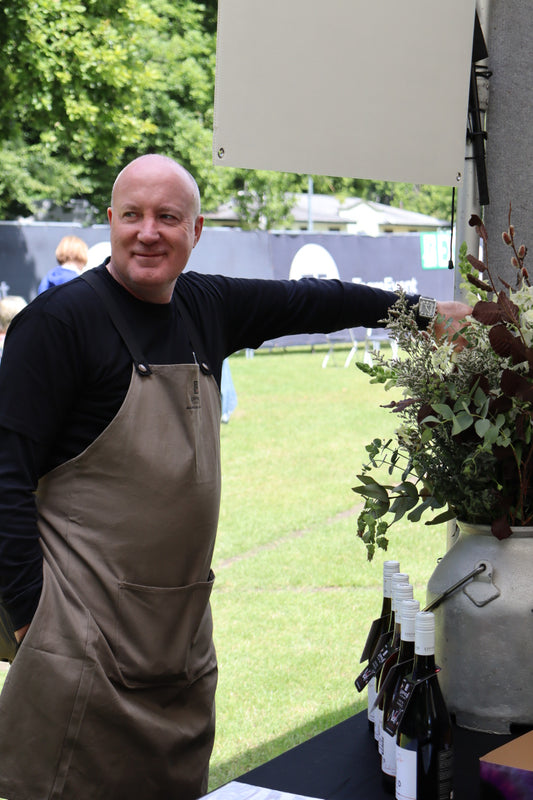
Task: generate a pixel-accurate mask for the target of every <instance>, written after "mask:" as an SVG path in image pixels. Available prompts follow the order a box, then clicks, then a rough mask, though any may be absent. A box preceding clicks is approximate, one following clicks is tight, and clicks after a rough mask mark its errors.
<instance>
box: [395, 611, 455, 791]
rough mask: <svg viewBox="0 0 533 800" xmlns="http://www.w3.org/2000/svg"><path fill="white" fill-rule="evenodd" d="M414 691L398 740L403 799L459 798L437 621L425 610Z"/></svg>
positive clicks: (419, 623)
mask: <svg viewBox="0 0 533 800" xmlns="http://www.w3.org/2000/svg"><path fill="white" fill-rule="evenodd" d="M404 686H405V687H409V691H412V694H410V697H409V699H408V701H407V706H406V708H405V712H404V715H403V717H402V719H401V721H400V724H399V727H398V733H397V739H396V798H397V800H451V798H453V744H452V725H451V721H450V715H449V713H448V709H447V708H446V703H445V702H444V698H443V696H442V692H441V689H440V686H439V680H438V677H437V668H436V667H435V617H434V615H433V614H432V613H431V612H430V611H419V612H418V613H417V615H416V619H415V659H414V664H413V671H412V673H411V675H410V676H409V681H408V682H407V683H406V682H405V681H404V682H403V684H402V687H404Z"/></svg>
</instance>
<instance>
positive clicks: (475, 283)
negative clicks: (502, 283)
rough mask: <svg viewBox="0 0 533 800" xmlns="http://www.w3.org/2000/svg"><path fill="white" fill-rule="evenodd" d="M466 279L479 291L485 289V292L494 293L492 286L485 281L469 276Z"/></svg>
mask: <svg viewBox="0 0 533 800" xmlns="http://www.w3.org/2000/svg"><path fill="white" fill-rule="evenodd" d="M466 279H467V281H468V282H469V283H471V284H472V285H473V286H475V287H476V288H477V289H483V290H484V291H485V292H492V286H490V285H489V284H488V283H485V281H480V280H479V278H476V276H475V275H467V276H466Z"/></svg>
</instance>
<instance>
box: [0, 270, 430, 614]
mask: <svg viewBox="0 0 533 800" xmlns="http://www.w3.org/2000/svg"><path fill="white" fill-rule="evenodd" d="M96 272H97V273H99V274H100V276H101V278H102V280H103V281H105V282H106V283H107V285H108V286H109V287H110V288H111V291H112V293H113V295H114V298H115V300H116V302H117V304H118V306H119V307H120V310H121V312H122V313H123V315H124V317H125V318H126V320H127V322H128V323H129V326H130V328H131V330H132V331H133V332H134V333H135V336H136V337H137V341H138V344H139V346H140V349H141V351H142V352H143V354H144V356H145V357H146V359H147V361H148V363H152V364H174V363H193V361H194V356H193V352H192V346H191V343H190V341H189V339H188V336H187V333H186V330H185V328H184V325H183V322H182V320H181V317H180V314H179V311H178V308H177V304H176V301H175V298H174V297H173V298H172V300H171V302H170V303H169V304H161V305H160V304H152V303H146V302H143V301H141V300H138V299H136V298H135V297H133V295H131V294H130V293H129V292H128V291H127V290H126V289H124V288H123V287H122V286H121V285H120V284H118V283H117V282H116V281H115V280H114V279H113V278H112V277H111V275H110V274H109V272H108V271H107V270H106V269H105V267H103V266H102V267H98V268H97V270H96ZM175 292H177V293H179V295H180V297H181V299H182V301H183V303H184V304H185V306H186V307H187V309H188V311H189V313H190V314H191V316H192V318H193V319H194V320H195V323H196V325H197V328H198V331H199V334H200V337H201V340H202V341H203V343H204V347H205V350H206V355H207V357H208V359H209V361H210V366H211V369H212V370H213V374H214V375H215V378H216V380H217V382H218V383H219V384H220V372H221V368H222V361H223V359H224V358H225V357H226V356H228V355H230V354H231V353H234V352H236V351H238V350H241V349H244V348H257V347H259V346H260V345H261V344H262V342H263V341H265V340H268V339H273V338H277V337H279V336H284V335H289V334H297V333H328V332H332V331H335V330H341V329H343V328H348V327H349V328H353V327H357V326H364V327H379V326H381V325H382V322H381V321H382V320H383V319H384V318H385V317H386V316H387V311H388V308H389V307H390V306H391V305H392V304H393V303H394V302H395V301H396V299H397V297H396V295H395V294H394V293H393V292H383V291H380V290H378V289H372V288H370V287H367V286H364V285H361V284H349V283H341V282H340V281H331V280H316V279H312V278H311V279H303V280H300V281H265V280H256V279H235V278H226V277H223V276H212V275H200V274H197V273H193V272H185V273H183V274H182V275H181V276H180V277H179V279H178V281H177V284H176V289H175ZM417 300H418V297H417V296H415V297H411V298H410V302H413V303H414V302H416V301H417ZM131 371H132V363H131V356H130V354H129V352H128V350H127V348H126V346H125V344H124V342H123V341H122V339H121V338H120V336H119V334H118V333H117V331H116V329H115V327H114V326H113V323H112V321H111V319H110V317H109V315H108V313H107V311H106V309H105V308H104V306H103V304H102V301H101V300H100V298H99V297H98V296H97V294H96V293H95V291H94V289H93V288H92V287H91V286H89V285H88V284H87V283H86V282H85V281H84V280H83V279H81V278H77V279H74V280H72V281H70V282H68V283H66V284H63V285H61V286H57V287H55V288H53V289H50V290H49V291H47V292H45V293H44V294H42V295H39V296H38V297H37V298H36V299H35V300H34V301H33V302H32V303H30V304H29V305H28V306H27V307H26V308H25V309H24V311H23V312H22V313H21V314H20V315H19V316H18V317H17V318H16V319H15V321H14V322H13V323H12V324H11V326H10V329H9V331H8V335H7V337H6V342H5V349H4V354H3V358H2V362H1V364H0V437H1V446H0V486H1V487H2V489H1V493H0V595H1V596H2V598H3V600H4V603H5V605H6V607H7V608H8V610H9V612H10V615H11V617H12V620H13V624H14V626H15V629H17V628H20V627H22V626H23V625H25V624H26V623H28V622H29V621H31V618H32V616H33V614H34V612H35V608H36V607H37V603H38V601H39V597H40V592H41V586H42V555H41V549H40V545H39V533H38V528H37V511H36V506H35V499H34V492H35V490H36V488H37V484H38V481H39V479H40V477H41V476H42V475H44V474H46V473H47V472H48V471H49V470H51V469H53V468H54V467H56V466H58V465H59V464H61V463H64V462H65V461H67V460H69V459H71V458H73V457H74V456H76V455H78V454H79V453H81V452H82V451H83V450H84V449H85V448H86V447H87V446H88V445H89V444H91V443H92V442H93V441H94V440H95V439H96V437H97V436H98V435H99V434H100V433H101V432H102V431H103V430H104V429H105V428H106V427H107V425H108V424H109V423H110V422H111V420H112V419H113V417H114V416H115V415H116V413H117V412H118V410H119V408H120V406H121V404H122V402H123V400H124V398H125V396H126V392H127V390H128V386H129V383H130V379H131Z"/></svg>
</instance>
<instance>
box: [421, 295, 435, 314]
mask: <svg viewBox="0 0 533 800" xmlns="http://www.w3.org/2000/svg"><path fill="white" fill-rule="evenodd" d="M436 310H437V301H436V300H434V299H433V298H432V297H421V298H420V300H419V301H418V313H419V315H420V316H421V317H426V318H427V319H431V318H432V317H434V316H435V312H436Z"/></svg>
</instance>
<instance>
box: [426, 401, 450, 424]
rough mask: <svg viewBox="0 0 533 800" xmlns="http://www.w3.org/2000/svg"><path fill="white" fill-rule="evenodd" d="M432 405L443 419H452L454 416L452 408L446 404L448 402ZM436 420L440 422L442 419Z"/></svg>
mask: <svg viewBox="0 0 533 800" xmlns="http://www.w3.org/2000/svg"><path fill="white" fill-rule="evenodd" d="M431 407H432V408H433V410H434V411H435V412H436V413H437V414H440V416H441V417H442V419H447V420H451V419H453V417H454V413H453V411H452V409H451V408H450V406H448V405H446V403H432V404H431ZM435 421H436V422H440V420H435Z"/></svg>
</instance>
